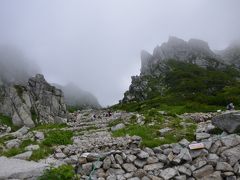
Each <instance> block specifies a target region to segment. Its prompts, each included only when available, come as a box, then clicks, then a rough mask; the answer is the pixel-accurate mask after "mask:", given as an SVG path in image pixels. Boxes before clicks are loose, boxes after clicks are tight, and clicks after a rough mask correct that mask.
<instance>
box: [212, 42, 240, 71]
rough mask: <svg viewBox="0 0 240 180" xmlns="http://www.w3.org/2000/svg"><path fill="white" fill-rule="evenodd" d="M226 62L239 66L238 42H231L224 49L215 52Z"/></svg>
mask: <svg viewBox="0 0 240 180" xmlns="http://www.w3.org/2000/svg"><path fill="white" fill-rule="evenodd" d="M216 53H217V54H219V56H221V58H222V59H223V60H224V61H225V62H226V63H228V64H234V65H235V66H236V67H238V68H240V42H235V43H232V44H231V45H230V46H229V47H227V48H226V49H225V50H222V51H218V52H216Z"/></svg>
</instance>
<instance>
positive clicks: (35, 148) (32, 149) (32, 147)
mask: <svg viewBox="0 0 240 180" xmlns="http://www.w3.org/2000/svg"><path fill="white" fill-rule="evenodd" d="M39 148H40V147H39V145H32V144H31V145H29V146H27V147H25V148H24V149H25V150H26V151H34V150H38V149H39Z"/></svg>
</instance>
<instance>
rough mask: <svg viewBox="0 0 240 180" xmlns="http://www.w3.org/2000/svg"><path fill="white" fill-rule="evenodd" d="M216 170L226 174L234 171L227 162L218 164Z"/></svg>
mask: <svg viewBox="0 0 240 180" xmlns="http://www.w3.org/2000/svg"><path fill="white" fill-rule="evenodd" d="M216 170H217V171H224V172H226V171H233V168H232V166H231V165H230V164H228V163H226V162H217V166H216Z"/></svg>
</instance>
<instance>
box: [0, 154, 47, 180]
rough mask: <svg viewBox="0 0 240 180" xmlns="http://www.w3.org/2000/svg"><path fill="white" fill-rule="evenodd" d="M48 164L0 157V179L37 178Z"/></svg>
mask: <svg viewBox="0 0 240 180" xmlns="http://www.w3.org/2000/svg"><path fill="white" fill-rule="evenodd" d="M47 167H48V165H47V164H42V163H36V162H32V161H31V162H29V161H25V160H19V159H9V158H6V157H0V179H37V177H38V176H40V175H42V173H43V171H44V170H45V169H46V168H47Z"/></svg>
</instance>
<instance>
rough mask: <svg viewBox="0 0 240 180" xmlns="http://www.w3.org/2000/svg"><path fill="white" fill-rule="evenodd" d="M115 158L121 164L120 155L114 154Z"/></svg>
mask: <svg viewBox="0 0 240 180" xmlns="http://www.w3.org/2000/svg"><path fill="white" fill-rule="evenodd" d="M115 159H116V161H117V163H118V164H123V159H122V156H120V155H119V154H116V155H115Z"/></svg>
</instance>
